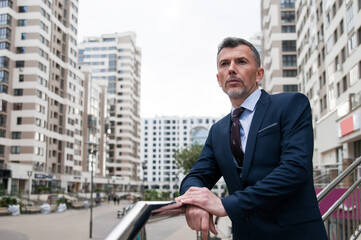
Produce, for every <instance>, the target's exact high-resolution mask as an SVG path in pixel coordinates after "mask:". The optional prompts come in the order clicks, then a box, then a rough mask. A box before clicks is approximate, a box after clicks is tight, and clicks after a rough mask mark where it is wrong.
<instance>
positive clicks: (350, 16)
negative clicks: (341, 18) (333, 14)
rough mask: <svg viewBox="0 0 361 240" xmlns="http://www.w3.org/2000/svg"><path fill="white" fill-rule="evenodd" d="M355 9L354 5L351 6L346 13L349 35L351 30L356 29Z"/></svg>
mask: <svg viewBox="0 0 361 240" xmlns="http://www.w3.org/2000/svg"><path fill="white" fill-rule="evenodd" d="M353 18H354V17H353V7H352V4H351V5H350V7H348V8H347V12H346V27H347V33H350V32H351V30H352V29H353V27H354V22H353Z"/></svg>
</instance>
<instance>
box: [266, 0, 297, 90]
mask: <svg viewBox="0 0 361 240" xmlns="http://www.w3.org/2000/svg"><path fill="white" fill-rule="evenodd" d="M261 28H262V65H263V67H264V68H265V75H264V78H263V81H262V87H263V88H264V89H265V90H266V91H267V92H269V93H279V92H295V91H297V90H298V86H297V85H298V83H297V53H296V39H297V35H296V17H295V4H294V1H293V0H281V1H279V0H261Z"/></svg>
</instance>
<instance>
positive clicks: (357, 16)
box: [261, 0, 361, 170]
mask: <svg viewBox="0 0 361 240" xmlns="http://www.w3.org/2000/svg"><path fill="white" fill-rule="evenodd" d="M261 7H262V9H263V10H262V14H261V15H262V33H263V51H264V57H263V61H264V62H263V64H264V67H265V71H266V76H265V82H266V85H265V88H266V90H268V91H269V92H271V93H274V92H278V91H274V88H273V86H275V84H272V79H274V77H275V76H278V75H279V74H280V72H279V71H278V70H277V68H276V67H274V62H277V64H278V65H280V64H279V62H280V61H278V60H277V59H281V57H282V59H283V60H285V55H292V59H295V60H292V74H288V73H290V71H288V72H287V74H286V72H285V70H286V68H284V69H283V70H282V75H283V77H285V75H288V76H289V77H290V78H287V79H290V81H291V82H292V85H297V87H296V86H295V87H294V89H293V90H297V91H299V92H303V93H304V94H305V95H307V97H308V98H309V100H310V103H311V108H312V114H313V125H314V136H315V148H314V159H313V162H314V165H315V168H316V169H317V168H319V169H325V168H329V169H331V168H333V169H339V170H342V169H345V167H347V166H348V165H349V164H350V163H351V162H352V161H353V160H354V159H355V158H357V157H359V156H361V133H360V120H359V119H360V114H361V108H360V105H361V82H360V78H361V55H360V53H361V47H360V46H361V45H360V44H361V12H360V9H361V1H359V0H326V1H322V0H295V1H293V0H281V1H280V2H279V3H278V4H276V2H275V1H274V3H273V1H272V0H270V1H261ZM292 10H293V11H294V13H283V12H290V11H292ZM276 13H279V15H278V16H276ZM274 16H276V17H274ZM284 16H291V17H290V18H287V19H288V20H287V21H284V20H285V19H284ZM283 19H284V20H283ZM279 29H281V31H279ZM289 31H290V32H292V33H288V32H289ZM283 36H287V37H286V38H283ZM280 38H282V39H283V40H282V43H281V44H282V51H281V52H280V51H279V49H280V46H281V45H280V44H279V45H278V47H277V45H272V43H275V39H280ZM291 39H294V40H295V42H296V44H294V42H292V47H291V48H285V46H286V45H287V44H289V43H290V42H287V41H290V40H291ZM285 41H286V42H285ZM271 46H272V47H271ZM290 46H291V45H290ZM287 49H289V50H292V51H287ZM268 51H269V52H268ZM286 58H288V57H286ZM275 59H276V61H275ZM282 62H283V63H285V62H284V61H282ZM277 64H276V65H277ZM295 64H296V65H295ZM283 66H285V65H284V64H283ZM294 66H296V68H294ZM289 68H290V67H287V70H288V69H289ZM290 70H291V69H290ZM277 79H279V80H280V79H281V78H277ZM283 79H286V78H283ZM270 81H271V83H270ZM284 90H286V89H284Z"/></svg>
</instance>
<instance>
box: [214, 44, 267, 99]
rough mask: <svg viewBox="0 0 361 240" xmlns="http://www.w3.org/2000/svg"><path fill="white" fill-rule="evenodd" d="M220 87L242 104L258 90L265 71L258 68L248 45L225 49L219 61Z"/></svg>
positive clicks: (218, 78) (219, 56)
mask: <svg viewBox="0 0 361 240" xmlns="http://www.w3.org/2000/svg"><path fill="white" fill-rule="evenodd" d="M217 61H218V62H217V68H218V74H217V80H218V83H219V86H220V87H222V89H223V91H224V92H225V93H226V94H227V95H228V96H229V98H230V99H231V100H232V99H239V100H241V101H242V102H243V101H244V100H245V99H246V98H247V97H248V96H249V95H250V94H251V93H253V92H254V91H255V90H256V89H257V88H258V82H260V81H261V80H262V78H263V73H264V70H263V68H261V67H256V62H255V60H254V57H253V55H252V51H251V49H250V48H249V47H248V46H247V45H239V46H237V47H234V48H223V49H222V50H221V51H220V53H219V55H218V60H217Z"/></svg>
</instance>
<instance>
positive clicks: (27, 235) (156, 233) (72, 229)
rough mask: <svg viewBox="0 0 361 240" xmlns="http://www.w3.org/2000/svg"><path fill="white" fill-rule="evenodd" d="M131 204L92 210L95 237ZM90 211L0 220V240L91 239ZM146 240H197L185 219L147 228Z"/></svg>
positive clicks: (103, 234) (101, 236)
mask: <svg viewBox="0 0 361 240" xmlns="http://www.w3.org/2000/svg"><path fill="white" fill-rule="evenodd" d="M127 204H128V202H126V201H121V202H120V204H119V205H114V204H113V202H110V203H102V205H101V206H97V207H94V208H93V238H92V239H95V240H100V239H104V238H105V237H106V236H107V235H108V234H109V232H110V231H111V230H112V229H113V228H114V227H115V226H116V225H117V224H118V223H119V222H120V220H121V219H118V218H117V211H118V210H122V209H123V207H125V206H126V205H127ZM89 221H90V210H89V209H79V210H73V209H70V210H68V211H66V212H64V213H50V214H23V215H20V216H2V217H0V240H49V239H50V240H64V239H67V240H73V239H74V240H83V239H89ZM146 230H147V240H184V239H190V240H191V239H196V233H195V232H194V231H192V230H190V229H189V228H188V226H187V224H186V221H185V219H184V216H179V217H174V218H169V219H165V220H162V221H158V222H152V223H149V224H147V225H146Z"/></svg>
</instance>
